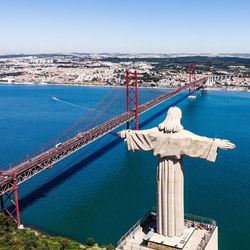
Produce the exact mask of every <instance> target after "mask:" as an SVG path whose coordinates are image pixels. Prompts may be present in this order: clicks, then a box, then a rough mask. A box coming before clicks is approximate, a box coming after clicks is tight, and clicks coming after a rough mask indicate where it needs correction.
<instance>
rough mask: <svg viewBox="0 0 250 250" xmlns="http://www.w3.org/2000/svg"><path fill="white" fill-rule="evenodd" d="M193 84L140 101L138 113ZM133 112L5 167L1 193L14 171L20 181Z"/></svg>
mask: <svg viewBox="0 0 250 250" xmlns="http://www.w3.org/2000/svg"><path fill="white" fill-rule="evenodd" d="M205 81H206V78H203V79H200V80H197V81H196V82H195V84H196V87H198V88H199V87H200V86H201V85H202V84H203V83H204V82H205ZM193 85H194V82H192V83H189V84H186V85H185V86H183V87H180V88H178V89H176V90H174V91H171V92H168V93H166V94H163V95H161V96H159V97H157V98H155V99H153V100H151V101H149V102H147V103H145V104H142V105H140V106H139V114H142V113H144V112H146V111H147V110H149V109H151V108H153V107H155V106H157V105H159V104H160V103H162V102H164V101H166V100H168V99H170V98H171V97H173V96H175V95H178V94H179V93H181V92H183V91H185V90H186V89H188V88H190V87H192V86H193ZM134 116H135V114H134V112H133V111H130V112H124V113H122V114H120V115H118V116H117V117H115V118H113V119H111V120H108V121H106V122H105V123H103V124H101V125H98V126H96V127H94V128H92V129H90V130H88V131H86V132H81V133H78V134H77V135H76V136H74V137H72V138H71V139H69V140H67V141H65V142H63V143H62V144H60V145H59V146H55V147H53V148H51V149H49V150H47V151H45V152H43V153H41V154H39V155H37V156H34V157H32V158H30V159H28V160H27V161H24V162H22V163H20V164H18V165H16V166H14V167H12V168H10V169H8V170H6V171H5V172H4V173H3V174H2V175H0V195H2V194H4V193H6V192H9V191H11V190H13V179H12V177H11V173H13V172H16V177H17V184H21V183H23V182H24V181H26V180H28V179H30V178H31V177H33V176H35V175H36V174H38V173H40V172H41V171H43V170H45V169H47V168H50V167H52V166H53V165H54V164H55V163H57V162H59V161H60V160H62V159H64V158H66V157H67V156H69V155H71V154H73V153H74V152H76V151H78V150H80V149H81V148H83V147H84V146H86V145H88V144H90V143H91V142H93V141H95V140H97V139H99V138H100V137H102V136H104V135H106V134H107V133H109V132H111V131H112V130H114V129H116V128H118V127H120V126H121V125H122V124H124V123H126V122H128V121H130V120H132V119H134Z"/></svg>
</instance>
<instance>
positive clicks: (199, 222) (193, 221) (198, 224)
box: [116, 208, 217, 250]
mask: <svg viewBox="0 0 250 250" xmlns="http://www.w3.org/2000/svg"><path fill="white" fill-rule="evenodd" d="M150 214H152V215H154V216H156V208H152V209H150V210H149V211H148V212H147V213H146V214H145V215H144V216H143V217H142V218H141V219H140V220H138V221H137V222H136V223H135V224H134V225H133V226H132V227H131V228H130V229H129V230H128V231H127V232H126V233H125V234H124V235H123V236H122V237H121V238H120V240H119V241H118V242H117V248H116V249H121V248H122V247H123V246H124V245H125V244H126V239H127V238H128V236H129V235H131V236H132V235H133V234H134V233H135V231H137V230H138V229H139V228H140V226H141V225H142V224H143V222H145V221H146V219H147V218H148V217H149V215H150ZM184 224H185V226H187V227H194V228H196V229H205V230H207V231H208V233H207V234H205V235H204V237H203V239H202V240H201V242H200V244H199V246H198V248H197V250H204V249H205V248H206V246H207V244H208V242H209V240H210V238H211V236H212V235H213V232H214V231H215V229H216V226H217V223H216V221H215V220H214V219H210V218H206V217H202V216H198V215H192V214H186V213H185V214H184Z"/></svg>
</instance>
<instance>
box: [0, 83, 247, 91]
mask: <svg viewBox="0 0 250 250" xmlns="http://www.w3.org/2000/svg"><path fill="white" fill-rule="evenodd" d="M12 85H13V86H39V87H41V86H62V87H67V86H69V87H98V88H123V87H125V86H124V85H123V86H122V85H99V84H73V83H33V82H27V83H17V82H11V83H7V82H0V86H12ZM139 88H146V89H149V88H152V89H166V90H171V89H176V88H175V87H173V88H171V87H162V86H160V87H159V86H155V87H146V86H144V87H142V86H140V87H139ZM204 90H206V91H235V92H250V86H249V88H248V89H247V87H235V86H233V87H218V88H217V87H205V88H204Z"/></svg>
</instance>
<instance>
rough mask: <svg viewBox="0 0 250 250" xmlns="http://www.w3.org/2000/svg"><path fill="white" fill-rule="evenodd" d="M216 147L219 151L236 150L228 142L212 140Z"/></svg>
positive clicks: (233, 145)
mask: <svg viewBox="0 0 250 250" xmlns="http://www.w3.org/2000/svg"><path fill="white" fill-rule="evenodd" d="M214 140H215V141H216V143H217V145H218V148H220V149H225V150H227V149H234V148H236V146H235V144H233V143H232V142H230V141H229V140H224V139H214Z"/></svg>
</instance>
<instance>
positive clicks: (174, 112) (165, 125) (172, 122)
mask: <svg viewBox="0 0 250 250" xmlns="http://www.w3.org/2000/svg"><path fill="white" fill-rule="evenodd" d="M181 117H182V112H181V110H180V109H179V108H178V107H171V108H170V109H169V110H168V113H167V117H166V118H165V120H164V121H163V122H162V123H160V124H159V125H158V128H159V130H160V131H164V132H165V133H178V132H179V131H180V130H182V129H183V126H182V125H181Z"/></svg>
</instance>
